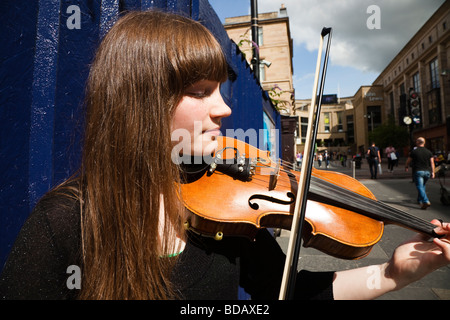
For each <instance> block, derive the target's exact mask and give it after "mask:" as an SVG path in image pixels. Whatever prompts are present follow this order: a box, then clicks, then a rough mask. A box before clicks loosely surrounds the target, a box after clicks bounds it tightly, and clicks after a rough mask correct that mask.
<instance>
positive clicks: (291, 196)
mask: <svg viewBox="0 0 450 320" xmlns="http://www.w3.org/2000/svg"><path fill="white" fill-rule="evenodd" d="M286 196H287V197H288V198H289V199H290V200H281V199H277V198H274V197H270V196H266V195H263V194H254V195H252V196H251V197H250V198H248V205H249V206H250V208H252V209H253V210H258V209H259V204H257V203H256V202H253V203H252V200H255V199H259V200H264V201H270V202H274V203H279V204H284V205H291V204H293V203H294V202H295V195H294V194H293V193H292V192H288V193H286Z"/></svg>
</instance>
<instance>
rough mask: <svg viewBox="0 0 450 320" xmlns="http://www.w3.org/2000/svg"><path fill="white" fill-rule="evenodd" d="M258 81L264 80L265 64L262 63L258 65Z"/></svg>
mask: <svg viewBox="0 0 450 320" xmlns="http://www.w3.org/2000/svg"><path fill="white" fill-rule="evenodd" d="M259 81H266V66H265V65H263V64H260V65H259Z"/></svg>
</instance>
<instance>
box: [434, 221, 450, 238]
mask: <svg viewBox="0 0 450 320" xmlns="http://www.w3.org/2000/svg"><path fill="white" fill-rule="evenodd" d="M431 223H432V224H434V225H435V226H437V228H435V229H434V232H435V233H436V234H439V235H444V234H448V233H449V232H450V223H448V222H443V221H442V220H440V219H433V220H431Z"/></svg>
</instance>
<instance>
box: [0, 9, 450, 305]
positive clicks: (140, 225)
mask: <svg viewBox="0 0 450 320" xmlns="http://www.w3.org/2000/svg"><path fill="white" fill-rule="evenodd" d="M226 78H227V63H226V60H225V58H224V55H223V53H222V51H221V47H220V45H219V44H218V42H217V41H216V40H215V38H214V37H213V36H212V35H211V34H210V33H209V32H208V30H207V29H206V28H204V27H203V26H202V25H201V24H199V23H197V22H195V21H192V20H190V19H187V18H183V17H181V16H178V15H174V14H168V13H161V12H157V11H151V12H131V13H127V14H126V15H125V16H124V17H122V18H121V19H120V20H119V21H118V22H117V23H116V24H115V25H114V26H113V27H112V28H111V30H110V32H109V33H108V34H107V35H106V37H105V38H104V40H103V41H102V43H101V45H100V47H99V49H98V52H97V55H96V58H95V61H94V62H93V65H92V68H91V72H90V76H89V80H88V84H87V100H86V105H87V113H86V122H85V123H86V128H85V136H84V150H83V160H82V165H81V168H80V170H79V173H78V175H77V176H76V177H74V178H71V179H69V180H68V181H67V182H65V183H64V184H63V185H61V186H59V187H57V188H55V189H54V190H53V191H51V192H49V193H48V194H47V195H46V196H45V197H44V198H43V199H42V200H41V201H40V202H39V203H38V205H37V206H36V208H35V210H34V211H33V213H32V214H31V215H30V217H29V219H28V220H27V222H26V223H25V225H24V227H23V229H22V230H21V232H20V234H19V236H18V238H17V240H16V243H15V246H14V248H13V249H12V252H11V254H10V256H9V259H8V261H7V263H6V266H5V268H4V270H3V273H2V275H1V277H0V297H2V298H5V299H27V298H32V299H71V298H72V299H236V298H237V294H238V287H239V286H241V287H242V288H244V289H245V290H246V291H247V292H248V293H249V294H250V295H251V296H252V298H253V299H258V298H261V299H276V298H277V297H278V294H279V292H278V290H279V288H280V282H281V277H282V272H283V267H284V254H283V253H282V251H281V249H280V247H279V246H278V244H277V242H276V241H275V240H274V239H273V238H272V237H271V236H270V235H269V233H268V232H267V231H265V230H261V231H260V232H259V233H258V235H257V237H256V241H254V242H251V241H248V240H247V239H245V238H240V237H230V238H225V239H223V240H222V241H215V240H212V239H209V238H206V237H201V236H198V235H195V234H192V233H190V232H186V231H185V230H184V228H183V222H184V221H185V208H184V207H183V205H182V202H181V200H180V194H179V193H180V190H179V188H178V185H179V182H180V180H181V179H182V177H183V175H184V172H183V170H181V168H180V166H179V165H177V164H176V162H174V161H172V160H173V150H177V153H180V152H182V153H187V154H189V155H194V156H196V155H203V154H210V153H211V152H213V151H214V149H215V146H216V144H215V140H214V138H215V137H216V136H217V135H218V134H219V129H220V124H221V119H222V118H223V117H226V116H228V115H230V109H229V108H228V106H227V105H226V104H225V103H224V101H223V99H222V97H221V95H220V91H219V88H220V84H221V83H222V82H223V81H225V80H226ZM180 132H181V134H180ZM180 137H183V138H180ZM180 144H181V148H180ZM181 197H182V195H181ZM219 205H220V199H218V206H219ZM439 226H440V224H439ZM436 230H437V232H440V233H442V234H445V237H444V238H443V239H442V240H438V239H434V240H433V241H432V242H427V241H425V240H423V239H418V238H417V239H414V240H411V241H410V242H408V243H406V244H405V245H403V246H401V247H399V248H398V249H397V250H396V253H395V254H394V257H393V258H392V259H391V260H390V261H389V262H387V263H386V264H383V265H380V266H378V267H379V268H380V270H382V271H383V272H381V273H380V274H381V277H382V279H380V286H379V288H375V289H373V288H368V287H367V285H366V283H367V278H368V277H369V276H370V275H371V273H367V272H366V270H365V269H364V268H363V269H357V270H349V271H345V272H336V273H334V272H325V273H310V272H306V271H304V272H300V275H299V277H298V279H299V283H300V284H301V285H298V286H297V288H296V298H348V299H350V298H373V297H376V296H378V295H380V294H383V293H385V292H387V291H389V290H394V289H398V288H401V287H403V286H404V285H406V284H408V283H410V282H411V281H413V280H416V279H418V278H420V277H422V276H423V275H425V274H427V273H429V272H431V271H432V270H434V269H436V268H439V267H440V266H444V265H446V264H448V263H449V261H450V244H449V242H448V239H449V235H448V233H449V231H450V227H449V225H448V224H446V223H444V224H443V225H442V226H440V227H437V229H436ZM417 243H421V244H422V245H423V246H426V248H425V249H424V251H420V252H414V257H415V259H414V260H410V259H408V258H409V255H410V254H412V253H411V252H412V251H417V249H415V245H416V244H417Z"/></svg>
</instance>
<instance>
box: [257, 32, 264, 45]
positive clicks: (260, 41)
mask: <svg viewBox="0 0 450 320" xmlns="http://www.w3.org/2000/svg"><path fill="white" fill-rule="evenodd" d="M258 45H259V46H263V45H264V37H263V27H258Z"/></svg>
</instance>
